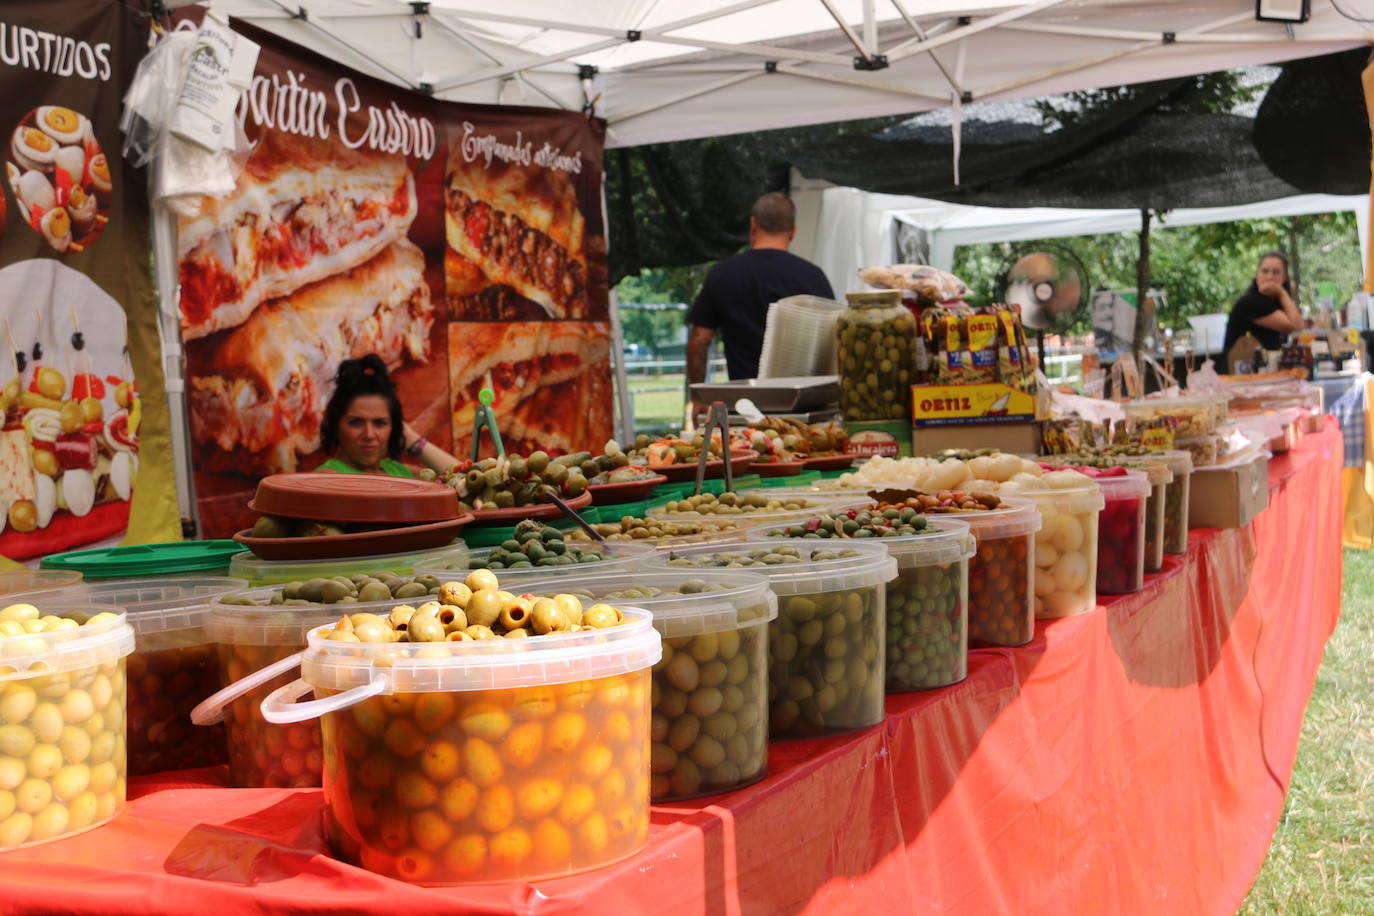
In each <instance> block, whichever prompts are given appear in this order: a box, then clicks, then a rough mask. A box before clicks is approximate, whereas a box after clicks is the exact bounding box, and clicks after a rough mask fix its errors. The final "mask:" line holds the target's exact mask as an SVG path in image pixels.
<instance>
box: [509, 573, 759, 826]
mask: <svg viewBox="0 0 1374 916" xmlns="http://www.w3.org/2000/svg"><path fill="white" fill-rule="evenodd" d="M530 590H531V591H533V592H534V593H536V594H549V593H552V592H570V593H572V594H574V595H578V596H579V597H581V598H583V599H584V600H583V603H584V604H585V603H587V602H588V601H605V602H608V603H610V604H613V605H615V604H619V603H621V602H630V603H632V604H634V605H635V606H636V607H640V608H643V609H644V610H646V611H648V612H649V613H651V614H653V622H654V629H656V630H658V632H659V635H660V636H662V637H663V658H662V659H660V660H659V662H658V664H656V665H654V672H653V709H652V721H651V723H650V729H651V732H652V735H651V740H652V744H651V747H650V757H649V761H650V764H649V766H650V773H651V775H650V777H649V797H650V798H651V799H652V800H653V801H654V802H665V801H675V800H680V799H684V798H694V797H697V796H700V795H715V794H718V793H721V792H729V791H732V790H734V789H738V788H739V787H741V786H746V785H749V784H750V783H752V782H756V781H758V780H760V779H762V778H763V777H764V774H765V773H766V771H767V768H768V622H769V621H770V620H773V619H774V618H776V617H777V616H778V599H777V596H775V595H774V594H773V593H772V592H771V591H770V590H769V588H768V580H767V579H765V578H764V577H763V576H760V575H758V574H757V573H750V572H739V571H736V570H726V571H715V570H712V571H705V570H703V571H701V572H696V571H691V572H679V571H673V572H667V571H664V570H653V571H652V572H639V573H636V574H634V575H628V576H600V577H596V578H580V577H579V578H576V579H549V580H545V581H544V582H542V583H532V584H531V585H530Z"/></svg>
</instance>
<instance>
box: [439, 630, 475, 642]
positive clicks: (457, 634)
mask: <svg viewBox="0 0 1374 916" xmlns="http://www.w3.org/2000/svg"><path fill="white" fill-rule="evenodd" d="M444 639H445V640H447V641H448V642H472V639H473V637H472V634H471V633H469V632H467V631H466V630H454V631H453V632H451V633H449V634H448V635H447V636H446V637H444Z"/></svg>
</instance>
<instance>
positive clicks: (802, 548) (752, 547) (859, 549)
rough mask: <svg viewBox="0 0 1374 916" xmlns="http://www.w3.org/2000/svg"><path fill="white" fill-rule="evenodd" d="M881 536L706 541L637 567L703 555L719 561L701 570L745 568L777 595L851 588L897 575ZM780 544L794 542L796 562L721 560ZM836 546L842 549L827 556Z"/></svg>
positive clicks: (660, 566) (653, 567) (667, 564)
mask: <svg viewBox="0 0 1374 916" xmlns="http://www.w3.org/2000/svg"><path fill="white" fill-rule="evenodd" d="M882 540H883V539H875V540H854V539H852V538H851V539H848V540H846V541H844V542H843V543H838V542H830V541H821V540H815V539H812V538H777V539H776V541H770V542H769V543H768V544H767V545H764V544H754V543H744V544H740V545H738V547H724V548H722V547H721V546H720V545H718V544H711V545H707V546H705V547H684V548H680V549H678V550H666V551H661V552H659V553H656V554H655V555H654V556H652V557H650V558H649V559H648V560H646V561H645V562H644V565H643V566H642V567H641V568H642V569H643V570H644V571H645V574H646V575H647V574H649V573H650V572H651V571H653V572H656V571H658V570H661V569H666V570H673V571H679V570H685V569H686V567H681V566H675V565H673V561H674V560H677V559H695V558H708V559H711V560H715V561H721V564H722V565H720V566H703V567H700V569H702V570H709V569H731V570H734V571H737V572H751V573H757V574H758V575H761V576H764V577H765V578H767V579H768V587H769V588H771V589H772V590H773V594H775V595H777V596H778V597H779V598H782V597H786V596H788V595H809V594H817V593H824V592H837V591H843V590H845V589H851V588H866V587H870V586H874V585H882V584H883V583H884V582H891V581H892V580H893V579H895V578H897V561H896V560H894V559H893V558H892V557H891V556H890V555H889V554H888V552H887V547H885V546H884V545H883V544H882ZM783 545H787V546H790V547H795V548H796V549H797V551H798V553H799V554H800V555H801V558H802V560H801V562H800V563H786V564H779V565H775V566H747V567H729V566H725V565H724V564H725V563H728V562H730V561H731V558H739V557H743V556H745V555H747V554H749V553H752V552H754V551H758V550H766V549H767V548H772V549H777V548H778V547H781V546H783ZM837 552H846V553H847V554H848V555H846V556H843V557H840V556H833V554H835V553H837ZM816 553H824V554H827V555H831V556H825V557H823V558H822V559H814V558H813V555H814V554H816Z"/></svg>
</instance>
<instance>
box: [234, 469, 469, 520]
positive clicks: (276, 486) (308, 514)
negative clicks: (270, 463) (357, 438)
mask: <svg viewBox="0 0 1374 916" xmlns="http://www.w3.org/2000/svg"><path fill="white" fill-rule="evenodd" d="M248 508H250V509H252V510H253V511H254V512H258V513H261V514H263V515H280V516H283V517H285V518H307V519H311V520H313V521H320V522H364V523H376V524H392V525H418V524H423V523H426V522H442V521H448V520H449V519H454V518H457V517H458V515H459V513H458V494H457V493H455V492H454V491H453V488H452V487H449V486H445V485H444V484H441V483H428V482H426V481H423V480H416V479H414V478H410V477H384V476H381V475H379V474H329V473H310V474H273V475H272V476H271V477H264V478H263V479H262V480H261V481H259V482H258V492H257V495H255V496H254V497H253V500H252V501H251V502H250V503H249V504H248Z"/></svg>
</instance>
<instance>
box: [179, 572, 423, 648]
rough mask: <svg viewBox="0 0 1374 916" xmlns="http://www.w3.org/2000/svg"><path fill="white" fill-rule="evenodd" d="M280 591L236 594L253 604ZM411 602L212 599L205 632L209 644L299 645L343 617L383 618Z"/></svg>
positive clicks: (266, 588)
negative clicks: (233, 601) (244, 601)
mask: <svg viewBox="0 0 1374 916" xmlns="http://www.w3.org/2000/svg"><path fill="white" fill-rule="evenodd" d="M280 591H281V586H279V585H277V586H273V585H266V586H263V587H262V588H253V589H249V590H247V591H245V592H241V593H240V594H242V595H245V596H246V597H249V598H252V599H253V600H255V601H267V600H269V599H270V598H271V597H272V596H273V595H274V594H277V593H279V592H280ZM221 597H223V596H221ZM413 600H415V599H409V598H407V599H401V598H389V599H387V600H386V601H359V602H353V603H347V604H262V605H258V606H256V607H254V606H250V605H246V604H223V603H221V602H220V601H219V600H216V601H214V602H213V603H212V604H211V605H210V609H209V612H208V613H206V615H205V633H206V635H207V636H209V637H210V639H212V640H213V641H215V642H217V643H223V644H225V645H229V646H302V645H304V644H305V635H306V634H307V633H309V632H310V630H311V629H313V628H315V627H318V626H322V625H324V624H326V623H333V622H334V621H336V620H338V619H339V618H340V617H342V616H343V615H345V614H361V613H364V612H367V613H372V614H379V616H383V617H384V616H386V615H387V614H389V613H391V609H392V608H394V607H395V606H396V605H398V604H408V603H410V602H412V601H413Z"/></svg>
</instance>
